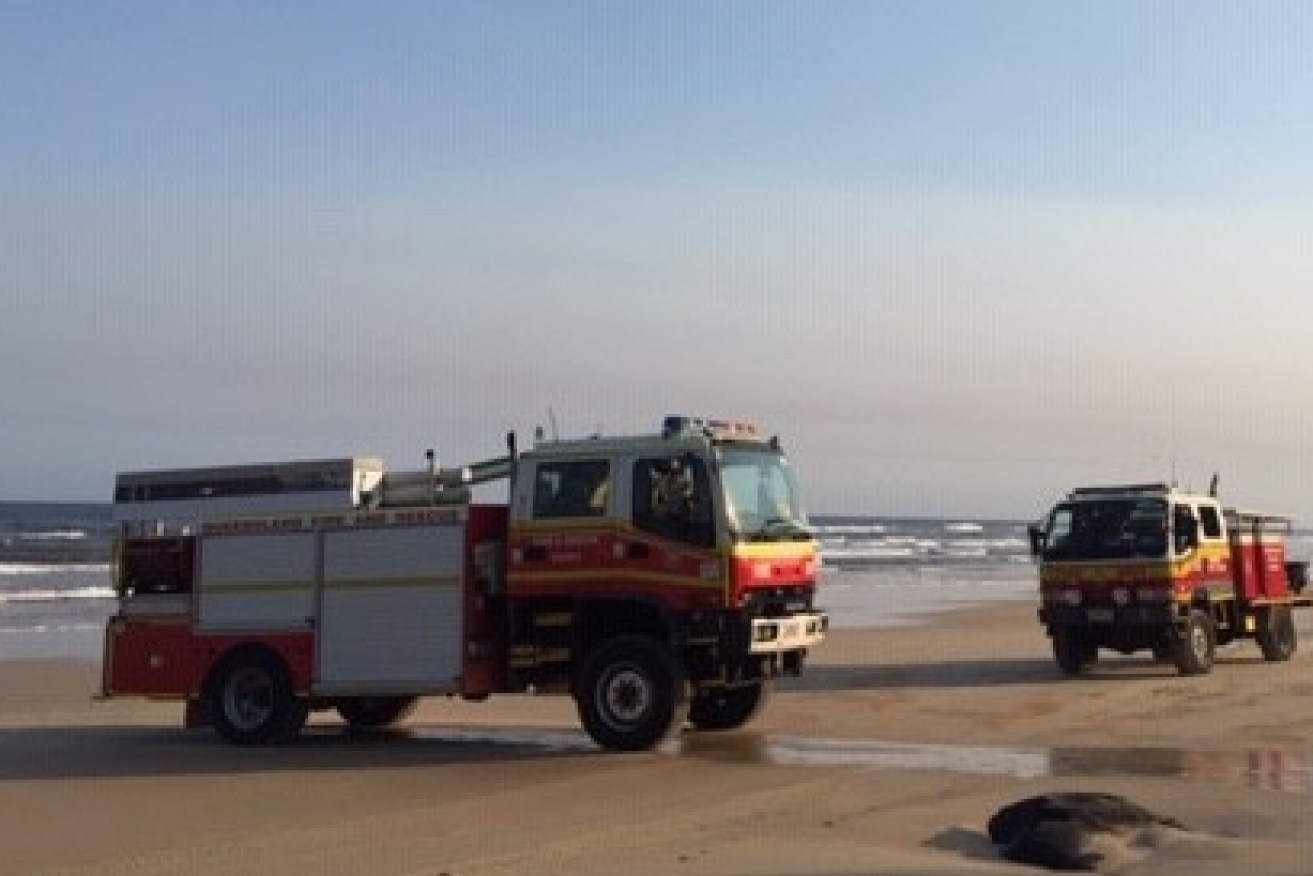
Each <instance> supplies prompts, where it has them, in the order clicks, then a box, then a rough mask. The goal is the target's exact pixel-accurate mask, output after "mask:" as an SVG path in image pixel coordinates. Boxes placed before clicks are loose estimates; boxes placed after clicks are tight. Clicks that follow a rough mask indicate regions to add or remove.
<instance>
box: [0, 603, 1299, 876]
mask: <svg viewBox="0 0 1313 876" xmlns="http://www.w3.org/2000/svg"><path fill="white" fill-rule="evenodd" d="M1311 620H1313V613H1310V612H1303V613H1301V616H1300V624H1301V632H1303V633H1304V634H1305V641H1306V642H1307V643H1308V644H1307V647H1306V651H1303V652H1300V653H1299V654H1298V655H1297V656H1296V658H1295V659H1294V660H1293V661H1291V662H1290V663H1288V664H1280V665H1272V664H1265V663H1263V662H1262V660H1261V657H1260V656H1259V654H1258V651H1257V648H1256V647H1255V646H1253V645H1252V644H1245V645H1242V646H1238V647H1235V648H1232V649H1228V650H1227V651H1225V652H1224V653H1223V654H1222V655H1221V657H1220V659H1219V662H1218V665H1217V667H1216V669H1215V670H1214V671H1213V673H1212V674H1211V675H1209V676H1205V677H1199V678H1180V677H1178V676H1177V675H1176V673H1175V671H1174V670H1173V669H1172V668H1171V667H1167V666H1161V665H1157V664H1154V663H1152V662H1151V661H1149V660H1148V659H1145V658H1125V657H1117V656H1115V655H1106V654H1105V656H1104V658H1103V660H1102V662H1101V663H1100V666H1099V667H1098V669H1097V670H1096V671H1095V672H1093V673H1092V674H1091V675H1090V676H1089V677H1086V678H1081V679H1077V680H1064V679H1061V678H1060V677H1059V676H1058V674H1057V672H1056V670H1055V669H1054V667H1053V665H1052V662H1051V659H1050V657H1049V652H1048V644H1047V640H1046V639H1045V638H1044V636H1043V633H1042V631H1041V629H1040V628H1039V626H1038V624H1037V623H1036V622H1035V620H1034V613H1033V608H1032V607H1031V606H1030V605H1029V604H1027V603H1008V604H1001V605H995V606H990V607H988V608H983V609H971V610H966V611H959V612H953V613H949V614H943V615H937V616H933V617H931V618H929V619H928V620H927V625H926V626H924V627H919V628H895V629H888V630H840V631H836V632H835V633H833V634H832V636H831V639H830V640H829V641H827V642H826V643H825V645H824V646H823V647H822V648H820V649H818V651H817V653H816V654H815V659H814V661H813V664H812V666H811V667H810V668H809V672H808V674H807V676H806V677H805V678H803V679H799V680H795V681H790V682H789V683H787V684H784V685H782V686H781V688H780V690H779V691H778V692H777V694H776V696H775V697H774V698H773V700H772V701H771V703H770V704H769V706H768V707H767V710H766V712H765V714H764V715H763V716H762V717H761V718H760V719H759V720H758V721H757V722H756V723H755V724H754V725H753V726H752V728H751V730H750V731H749V730H745V731H739V732H734V733H725V734H691V733H690V734H685V735H684V736H682V737H681V738H680V739H679V740H677V741H676V742H674V743H672V744H671V745H669V746H667V747H666V748H665V749H663V750H662V751H659V752H653V753H646V754H635V755H609V754H602V753H599V752H597V751H595V750H594V749H593V748H592V746H591V745H590V744H589V743H588V741H587V739H586V738H585V737H584V736H583V735H582V733H581V732H580V731H579V730H578V729H577V725H576V722H575V716H574V712H573V708H572V705H571V703H570V702H569V701H568V700H566V699H564V698H556V697H551V698H549V697H541V698H529V697H513V696H505V697H495V698H493V699H492V700H491V701H489V702H487V703H483V704H470V703H462V702H459V701H448V700H442V699H438V700H430V701H426V702H425V703H424V705H423V706H422V707H421V708H420V709H419V710H418V711H417V713H416V714H415V715H414V716H412V717H411V718H410V719H408V720H407V721H406V722H405V724H404V725H403V726H402V728H401V729H400V730H398V731H396V732H391V733H386V734H378V735H373V736H368V737H355V738H351V737H347V736H345V735H344V734H343V733H341V732H340V729H339V726H338V725H337V724H335V723H334V722H333V721H332V720H331V719H330V716H329V715H327V714H325V715H323V716H318V715H317V716H316V717H315V719H314V721H313V724H312V728H311V730H310V731H309V732H308V733H307V734H306V736H305V738H303V739H302V740H301V741H300V742H298V743H297V744H295V745H292V746H286V747H279V748H268V749H237V748H231V747H228V746H225V745H222V744H220V743H218V742H217V741H216V740H215V739H214V737H213V736H212V735H211V734H210V733H209V732H208V731H184V730H181V729H179V723H180V722H179V718H180V707H179V706H177V705H176V704H166V703H150V702H145V701H140V700H115V701H110V702H92V701H91V700H90V698H89V697H90V694H91V693H92V692H93V691H94V690H95V689H96V687H97V674H98V672H99V668H98V666H97V664H95V663H94V662H87V661H77V660H15V661H7V662H3V663H0V862H2V863H0V871H3V872H5V873H15V874H54V873H68V874H93V873H94V874H120V873H121V874H132V876H147V874H160V876H164V874H170V876H172V874H219V873H223V874H226V876H233V874H269V873H291V872H301V873H315V874H321V876H336V874H356V873H362V874H363V873H371V874H373V873H384V874H415V876H419V874H426V876H439V874H452V876H457V874H460V876H465V874H469V876H476V874H477V876H482V874H548V876H550V874H580V876H592V874H597V876H602V874H607V876H610V874H617V873H624V874H627V876H649V874H650V876H655V874H691V876H704V874H741V876H749V874H762V876H766V874H818V876H820V874H859V873H864V874H869V873H874V874H956V873H962V874H967V873H991V872H995V873H1023V872H1027V873H1034V872H1043V871H1036V870H1033V869H1031V868H1027V867H1022V866H1019V865H1014V864H1009V863H1007V862H1004V861H1001V860H1000V859H999V857H998V855H997V853H996V852H995V850H994V849H993V848H992V847H991V846H990V844H989V842H988V839H987V837H986V834H985V824H986V822H987V821H988V819H989V817H990V816H991V815H992V814H993V813H994V812H995V811H996V810H997V809H998V808H999V807H1001V806H1002V805H1004V804H1006V803H1009V802H1012V801H1014V800H1017V799H1019V798H1021V797H1025V796H1029V795H1031V794H1036V793H1040V792H1043V791H1071V790H1093V791H1108V792H1112V793H1118V794H1124V795H1126V796H1128V797H1130V798H1131V799H1133V800H1135V801H1136V802H1139V803H1141V804H1143V805H1145V806H1147V807H1149V808H1151V809H1154V810H1156V811H1158V812H1160V813H1163V814H1166V815H1170V816H1173V817H1175V818H1177V819H1180V820H1181V821H1183V822H1185V823H1186V824H1188V825H1190V826H1191V827H1193V828H1195V829H1196V831H1197V832H1198V834H1199V836H1198V837H1197V838H1195V839H1190V840H1188V841H1175V842H1172V843H1170V844H1169V845H1168V846H1167V847H1165V848H1163V849H1159V850H1157V851H1155V852H1154V853H1153V856H1152V857H1151V858H1150V859H1149V860H1148V861H1146V862H1144V863H1141V864H1139V865H1136V866H1133V867H1132V869H1131V871H1130V872H1144V873H1155V874H1157V873H1167V874H1186V873H1189V874H1192V876H1208V874H1233V873H1236V872H1240V871H1244V872H1246V873H1247V874H1253V876H1263V874H1295V873H1308V872H1311V871H1313V772H1311V771H1310V758H1313V708H1311V707H1310V703H1311V702H1313V672H1310V669H1311V668H1313V630H1310V629H1308V626H1309V621H1311Z"/></svg>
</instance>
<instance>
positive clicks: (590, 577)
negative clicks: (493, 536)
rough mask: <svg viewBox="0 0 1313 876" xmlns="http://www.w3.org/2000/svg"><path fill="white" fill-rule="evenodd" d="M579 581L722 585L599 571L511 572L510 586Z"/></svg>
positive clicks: (659, 575) (688, 577) (655, 574)
mask: <svg viewBox="0 0 1313 876" xmlns="http://www.w3.org/2000/svg"><path fill="white" fill-rule="evenodd" d="M579 581H614V582H616V583H621V582H625V581H644V582H647V583H649V584H674V585H678V586H681V587H702V588H708V589H712V590H718V589H720V587H721V585H722V584H723V583H724V582H722V581H721V580H720V579H719V578H717V579H714V580H703V579H701V578H698V577H696V576H693V575H671V574H667V573H664V572H643V571H638V570H632V571H631V570H624V571H621V570H616V569H601V570H597V571H578V572H566V571H562V572H512V573H511V575H510V582H511V584H512V586H514V585H515V584H518V583H532V584H571V583H577V582H579Z"/></svg>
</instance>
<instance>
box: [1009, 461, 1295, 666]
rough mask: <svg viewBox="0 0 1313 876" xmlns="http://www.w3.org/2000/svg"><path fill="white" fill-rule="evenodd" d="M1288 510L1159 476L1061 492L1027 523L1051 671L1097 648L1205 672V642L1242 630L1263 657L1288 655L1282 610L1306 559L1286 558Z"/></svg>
mask: <svg viewBox="0 0 1313 876" xmlns="http://www.w3.org/2000/svg"><path fill="white" fill-rule="evenodd" d="M1290 529H1291V523H1290V519H1289V518H1287V517H1284V516H1280V515H1273V514H1265V513H1259V512H1252V511H1240V510H1236V509H1233V508H1227V507H1224V506H1223V505H1222V504H1221V502H1220V501H1219V500H1218V498H1217V497H1216V496H1215V495H1213V494H1212V492H1211V491H1210V493H1209V494H1195V493H1190V492H1188V491H1183V490H1181V489H1178V488H1177V487H1175V486H1173V485H1169V484H1137V485H1127V486H1108V487H1084V488H1080V489H1076V490H1073V491H1071V493H1070V494H1068V496H1067V497H1066V498H1065V499H1063V500H1062V501H1061V502H1059V503H1058V504H1057V505H1056V506H1055V507H1054V508H1053V509H1052V511H1050V512H1049V514H1048V516H1047V518H1046V520H1045V521H1044V523H1043V524H1041V525H1038V526H1035V527H1032V529H1031V550H1032V554H1033V555H1034V556H1035V558H1036V559H1037V561H1038V564H1039V581H1040V599H1041V606H1040V609H1039V620H1040V622H1041V623H1042V624H1044V626H1045V627H1046V629H1047V631H1048V635H1049V637H1050V638H1051V639H1052V643H1053V656H1054V659H1055V661H1056V663H1057V665H1058V667H1059V668H1060V669H1061V671H1062V672H1063V673H1064V674H1066V675H1076V674H1078V673H1080V672H1082V671H1083V670H1084V669H1086V668H1087V667H1089V666H1090V665H1091V664H1093V663H1094V662H1095V661H1096V659H1097V656H1098V651H1099V649H1100V648H1108V649H1111V650H1115V651H1119V652H1121V653H1124V654H1130V653H1133V652H1135V651H1138V650H1150V651H1152V652H1153V654H1154V655H1155V657H1157V658H1158V659H1160V660H1164V661H1171V662H1173V663H1175V665H1176V668H1177V670H1178V671H1179V672H1180V673H1181V674H1183V675H1194V674H1202V673H1207V672H1209V671H1210V670H1211V668H1212V666H1213V661H1214V657H1215V653H1216V649H1217V647H1218V646H1219V645H1225V644H1228V643H1230V642H1232V641H1235V640H1237V639H1243V638H1253V639H1255V640H1256V641H1257V643H1258V645H1259V648H1260V649H1261V651H1262V654H1263V657H1264V658H1265V659H1266V660H1268V661H1284V660H1288V659H1290V657H1291V655H1292V654H1293V653H1294V651H1295V647H1296V644H1297V640H1296V632H1295V625H1294V619H1293V617H1292V614H1291V611H1292V609H1293V608H1295V607H1297V606H1301V605H1307V604H1309V601H1310V600H1309V598H1308V597H1306V596H1304V595H1302V591H1303V588H1304V584H1305V578H1306V572H1307V563H1303V562H1295V561H1292V560H1290V559H1289V558H1288V557H1287V555H1286V546H1287V545H1286V536H1287V534H1288V533H1289V532H1290Z"/></svg>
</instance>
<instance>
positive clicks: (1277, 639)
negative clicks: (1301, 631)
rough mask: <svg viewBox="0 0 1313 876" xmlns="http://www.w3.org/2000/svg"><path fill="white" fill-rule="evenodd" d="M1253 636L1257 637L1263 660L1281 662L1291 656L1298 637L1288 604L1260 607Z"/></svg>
mask: <svg viewBox="0 0 1313 876" xmlns="http://www.w3.org/2000/svg"><path fill="white" fill-rule="evenodd" d="M1255 638H1257V639H1258V647H1259V650H1261V651H1262V652H1263V659H1264V660H1267V661H1269V662H1271V663H1281V662H1284V661H1286V660H1289V659H1290V658H1291V657H1293V656H1294V654H1295V648H1296V647H1298V645H1299V637H1298V634H1297V633H1296V632H1295V616H1294V613H1293V612H1292V611H1291V610H1290V606H1288V605H1269V606H1266V607H1265V608H1262V609H1260V610H1259V612H1258V631H1257V633H1256V635H1255Z"/></svg>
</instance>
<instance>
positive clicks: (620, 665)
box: [575, 635, 688, 751]
mask: <svg viewBox="0 0 1313 876" xmlns="http://www.w3.org/2000/svg"><path fill="white" fill-rule="evenodd" d="M575 702H576V704H577V706H578V708H579V719H580V721H582V723H583V725H584V729H585V730H587V731H588V735H589V736H591V737H592V738H593V741H595V742H596V743H597V744H598V745H600V746H602V747H603V748H605V749H608V750H610V751H642V750H645V749H648V748H653V747H655V746H657V745H658V744H660V743H661V741H662V740H663V739H665V738H666V737H667V736H669V735H670V734H671V733H672V732H674V731H675V730H676V729H677V728H678V727H679V726H680V725H681V724H683V722H684V717H685V716H686V715H687V714H688V698H687V696H686V695H685V692H684V679H683V676H682V675H681V673H680V672H679V670H678V668H677V667H676V665H675V661H674V659H673V658H672V657H671V655H670V652H669V651H668V649H666V648H663V647H662V646H661V645H660V644H658V643H657V642H656V641H654V640H653V639H650V638H648V637H647V636H640V635H623V636H617V637H616V638H614V639H612V640H610V641H609V642H605V643H603V644H602V645H601V646H599V647H598V648H597V650H596V651H594V652H593V653H592V655H591V656H590V657H589V658H588V659H587V661H586V662H585V663H584V665H583V668H582V669H581V671H580V673H579V678H578V683H577V685H576V688H575Z"/></svg>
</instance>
